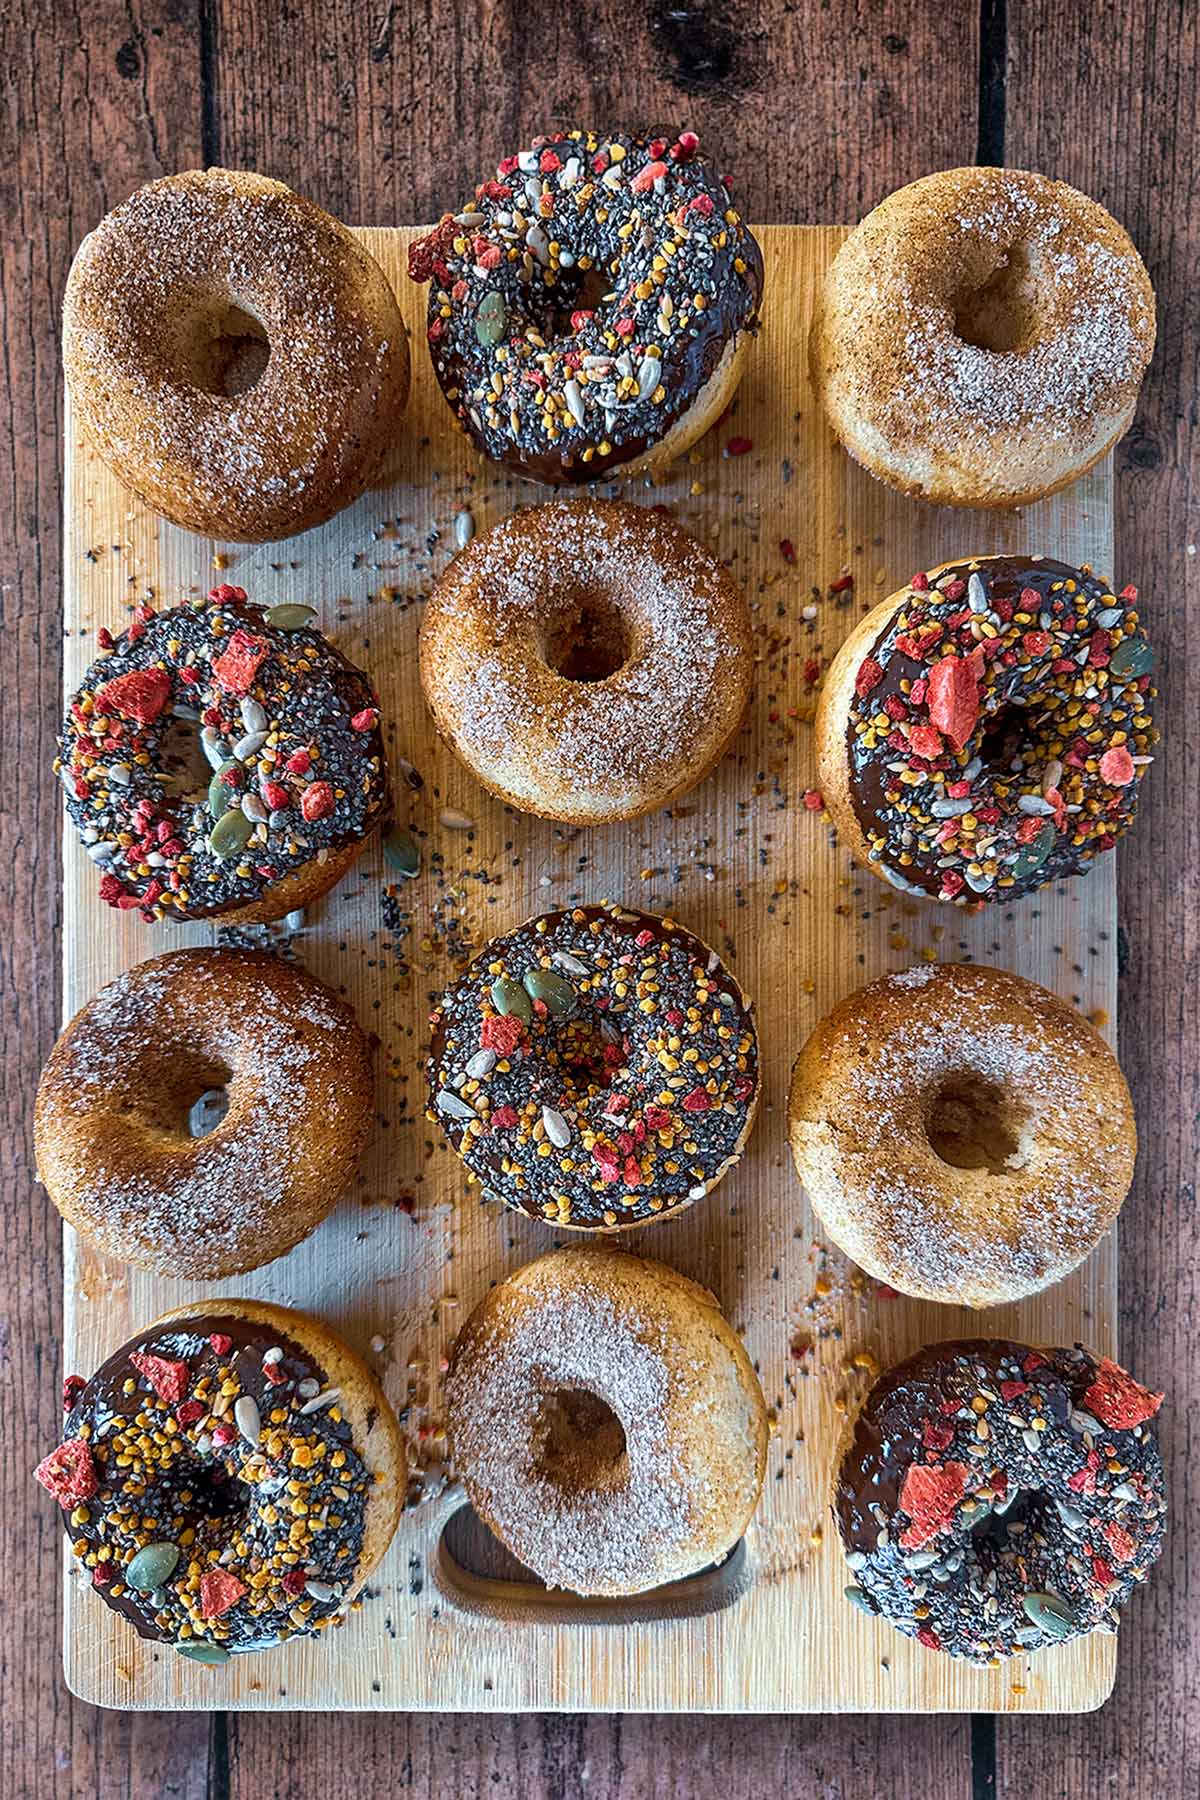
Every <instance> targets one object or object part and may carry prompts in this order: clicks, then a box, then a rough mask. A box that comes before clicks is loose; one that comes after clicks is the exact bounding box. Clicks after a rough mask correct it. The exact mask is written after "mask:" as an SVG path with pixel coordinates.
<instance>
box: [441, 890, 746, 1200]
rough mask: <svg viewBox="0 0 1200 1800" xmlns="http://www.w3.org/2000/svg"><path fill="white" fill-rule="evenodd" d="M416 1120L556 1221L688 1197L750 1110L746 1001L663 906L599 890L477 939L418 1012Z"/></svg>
mask: <svg viewBox="0 0 1200 1800" xmlns="http://www.w3.org/2000/svg"><path fill="white" fill-rule="evenodd" d="M431 1023H432V1027H433V1033H432V1043H431V1047H430V1054H429V1109H428V1113H427V1117H428V1118H429V1119H431V1120H433V1121H434V1122H435V1123H436V1124H438V1125H440V1126H441V1128H442V1130H443V1131H444V1132H445V1133H446V1136H447V1138H448V1139H449V1141H450V1143H451V1145H452V1147H453V1148H454V1149H455V1150H457V1152H458V1154H459V1155H460V1156H461V1157H462V1159H463V1161H464V1162H465V1164H466V1165H467V1168H468V1170H469V1171H470V1174H471V1176H472V1178H473V1179H474V1180H475V1181H477V1182H479V1183H480V1185H481V1186H482V1188H483V1191H484V1194H485V1197H486V1198H488V1199H492V1200H499V1201H502V1202H503V1203H504V1204H505V1205H506V1206H511V1207H513V1208H514V1209H515V1210H517V1211H518V1212H524V1213H528V1215H529V1217H530V1218H533V1219H542V1220H544V1221H545V1222H546V1223H547V1224H549V1225H553V1226H555V1227H556V1228H559V1229H565V1230H568V1231H600V1232H608V1231H620V1230H625V1229H627V1228H629V1227H631V1226H634V1225H643V1224H646V1223H648V1222H650V1221H651V1220H654V1219H662V1218H666V1217H667V1216H668V1214H674V1213H677V1212H681V1211H682V1210H683V1208H684V1207H686V1206H690V1205H691V1204H692V1202H693V1201H695V1200H701V1199H703V1197H704V1195H705V1194H706V1193H708V1191H709V1190H710V1189H711V1188H714V1187H715V1186H716V1185H717V1182H718V1181H720V1179H721V1177H722V1175H724V1174H725V1172H726V1170H727V1169H729V1168H730V1167H732V1165H733V1164H734V1163H735V1162H736V1161H737V1160H738V1158H739V1156H740V1155H741V1153H742V1150H743V1149H744V1147H745V1144H746V1140H747V1138H748V1137H749V1135H750V1129H751V1126H752V1125H753V1124H754V1115H755V1113H756V1112H757V1110H758V1098H759V1085H760V1084H759V1067H758V1037H757V1033H756V1032H755V1028H754V1020H753V1017H752V1015H751V1010H750V1004H749V1002H748V1001H747V999H746V997H745V995H744V994H743V993H742V990H741V988H740V987H739V986H738V984H737V982H736V981H735V980H734V978H733V976H732V975H731V974H730V973H729V971H728V969H726V968H725V966H724V964H723V963H722V962H721V959H720V957H719V956H718V955H717V953H716V951H715V950H710V949H709V948H708V946H707V945H706V944H702V943H701V942H700V940H699V938H696V937H693V936H692V934H691V932H690V931H685V930H684V928H683V927H682V926H681V925H677V924H676V923H675V921H674V920H673V919H660V918H656V917H655V916H654V915H653V914H652V913H644V912H634V911H632V910H631V909H627V908H624V907H617V906H614V905H613V904H612V903H611V902H609V901H605V902H603V903H602V904H601V905H599V906H577V907H574V908H572V909H571V910H570V911H563V912H550V913H544V914H543V915H542V916H541V918H537V919H530V920H528V922H527V923H526V924H524V925H521V926H519V927H518V929H517V930H516V931H510V932H509V933H508V935H507V936H506V937H501V938H496V939H495V940H494V942H492V943H491V944H489V945H487V947H486V948H485V949H484V950H483V951H481V952H480V954H479V955H478V956H477V957H476V958H475V960H474V962H473V963H472V964H471V965H470V967H469V968H468V969H467V971H466V973H465V974H464V975H463V976H462V978H461V979H460V980H459V981H456V982H455V983H454V985H453V987H450V988H448V989H447V990H446V992H445V993H444V994H443V996H442V999H441V1002H440V1004H439V1006H438V1007H437V1009H436V1010H435V1012H434V1013H433V1015H432V1020H431Z"/></svg>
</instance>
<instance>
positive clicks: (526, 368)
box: [409, 131, 763, 485]
mask: <svg viewBox="0 0 1200 1800" xmlns="http://www.w3.org/2000/svg"><path fill="white" fill-rule="evenodd" d="M699 149H700V144H699V139H698V138H697V137H696V134H695V133H694V132H691V131H685V132H681V133H680V134H679V136H678V137H677V138H676V139H675V140H674V141H673V142H672V140H671V139H669V138H666V137H662V138H645V137H635V136H630V135H628V134H626V133H624V132H611V133H607V134H605V133H595V132H588V131H560V132H555V133H554V134H553V135H552V136H550V137H541V138H535V139H534V142H533V144H532V145H531V147H530V148H529V149H528V150H523V151H521V152H520V154H519V155H516V156H509V157H505V159H504V160H503V162H501V163H500V165H499V166H498V168H497V170H496V175H495V178H494V179H493V180H490V181H485V182H483V183H482V184H481V185H480V186H479V187H477V188H476V189H475V194H474V197H473V199H471V200H469V201H467V203H466V204H465V206H464V207H463V208H462V209H461V210H460V211H459V212H458V213H454V214H451V213H447V214H445V215H444V216H443V218H442V220H441V222H440V224H439V225H438V226H437V228H436V229H435V230H434V231H433V232H432V233H431V234H430V235H429V236H428V237H425V238H422V239H420V240H419V241H418V242H417V243H416V244H415V245H414V246H413V248H412V250H411V252H410V259H409V271H410V273H411V274H412V276H413V278H414V279H415V280H417V281H429V282H430V283H431V287H430V295H429V324H428V334H427V335H428V339H429V351H430V355H431V357H432V360H433V367H434V372H435V374H436V375H437V378H438V381H439V382H440V383H441V386H442V390H443V392H444V393H445V396H446V399H447V400H448V401H449V403H450V405H451V406H452V407H453V409H454V413H455V416H456V418H457V419H458V420H459V422H460V424H461V426H462V428H463V430H464V431H466V433H467V434H468V436H469V437H471V438H472V439H473V441H474V442H475V443H476V444H477V445H478V447H479V448H480V449H481V450H482V451H483V452H484V454H485V455H487V456H490V457H493V458H494V459H495V460H496V461H497V462H501V463H504V464H505V465H506V466H507V467H508V468H510V469H514V470H516V471H517V472H518V473H519V474H522V475H529V476H532V477H534V478H535V479H537V480H539V481H546V482H552V483H554V484H555V485H561V484H571V483H576V482H581V481H594V480H595V479H597V477H599V476H601V475H605V474H618V473H619V474H622V475H629V474H633V473H634V472H635V471H637V470H641V469H645V468H648V467H649V468H658V467H661V466H663V465H665V464H666V463H668V462H669V461H670V460H671V459H672V457H675V456H679V455H681V454H682V452H683V451H684V450H686V449H687V448H688V447H689V445H691V444H693V443H694V442H695V441H696V439H697V438H698V437H700V436H702V434H703V433H704V432H705V431H707V430H708V428H709V426H710V425H712V424H714V423H715V421H716V420H717V419H718V418H719V417H720V415H721V414H722V413H723V412H724V411H725V409H726V407H727V406H728V405H729V403H730V400H731V399H732V397H733V392H734V389H735V388H736V387H737V384H738V382H739V381H740V379H741V376H742V370H743V367H744V365H745V360H746V356H747V354H748V352H749V348H750V345H751V343H752V342H753V339H754V335H755V333H756V331H757V328H758V312H759V305H760V302H761V299H762V282H763V263H762V253H761V251H760V250H759V247H758V245H757V243H756V242H755V240H754V238H753V237H752V236H751V234H750V231H749V229H748V228H747V226H746V225H745V224H744V223H743V221H742V219H741V217H740V216H739V214H738V213H737V212H736V211H735V210H734V208H733V206H732V205H731V203H730V199H729V191H728V189H727V188H726V186H725V183H724V182H723V181H722V180H721V178H720V177H719V176H718V175H717V174H716V173H715V172H714V171H713V169H712V167H711V165H710V164H709V163H708V162H707V161H706V160H705V159H704V157H702V156H701V155H700V154H699Z"/></svg>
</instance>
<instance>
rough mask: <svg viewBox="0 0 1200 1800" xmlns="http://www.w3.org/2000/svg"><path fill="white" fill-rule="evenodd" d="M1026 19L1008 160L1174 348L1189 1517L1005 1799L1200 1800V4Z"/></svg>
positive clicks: (1160, 1252)
mask: <svg viewBox="0 0 1200 1800" xmlns="http://www.w3.org/2000/svg"><path fill="white" fill-rule="evenodd" d="M1008 25H1009V58H1008V80H1007V96H1008V107H1007V143H1006V151H1007V160H1008V161H1009V162H1010V163H1016V164H1019V165H1025V166H1028V167H1030V168H1040V169H1044V170H1045V171H1046V172H1047V173H1048V174H1051V175H1057V176H1060V177H1062V178H1063V179H1064V180H1067V181H1072V182H1074V183H1076V184H1077V185H1078V186H1079V187H1081V188H1083V189H1084V190H1085V191H1086V192H1088V193H1090V194H1094V195H1095V196H1096V197H1097V199H1099V200H1102V201H1103V202H1104V204H1105V205H1106V206H1108V207H1110V208H1111V209H1112V211H1113V212H1114V213H1115V214H1116V215H1117V217H1118V218H1119V219H1121V220H1122V221H1123V223H1124V224H1125V225H1126V227H1127V228H1128V230H1129V231H1130V232H1131V233H1132V235H1133V237H1134V239H1135V241H1136V242H1137V244H1138V245H1139V247H1140V249H1141V251H1142V254H1143V255H1144V256H1145V258H1146V260H1147V263H1148V265H1149V268H1150V273H1151V276H1152V277H1153V280H1154V284H1155V287H1156V289H1157V291H1158V297H1159V346H1158V351H1157V354H1156V355H1155V359H1154V364H1153V367H1152V369H1151V372H1150V377H1149V380H1148V381H1147V383H1146V386H1145V389H1144V391H1143V395H1142V402H1141V406H1140V407H1139V411H1138V418H1137V423H1136V425H1135V427H1134V430H1133V431H1132V432H1131V433H1130V435H1129V437H1127V438H1126V440H1125V442H1124V444H1123V445H1122V446H1121V449H1120V451H1119V452H1118V470H1119V475H1118V481H1117V504H1118V517H1117V549H1118V567H1117V569H1116V570H1115V571H1114V574H1115V576H1116V578H1117V579H1118V580H1119V581H1121V582H1126V581H1134V582H1136V583H1137V584H1138V586H1139V588H1140V589H1141V592H1142V595H1143V597H1144V601H1145V611H1146V617H1147V619H1148V621H1149V623H1150V626H1151V630H1152V633H1153V635H1154V638H1155V642H1156V644H1157V645H1158V648H1159V651H1160V657H1161V679H1160V689H1161V695H1162V698H1161V701H1160V705H1161V708H1162V714H1163V719H1164V723H1165V734H1166V735H1165V742H1164V744H1163V747H1162V752H1161V754H1160V757H1159V763H1158V766H1157V767H1156V768H1155V769H1154V770H1153V771H1152V777H1153V779H1152V780H1151V781H1149V782H1148V783H1147V786H1146V789H1145V794H1146V800H1145V809H1144V812H1143V815H1142V818H1141V819H1140V821H1139V824H1138V829H1137V833H1136V835H1135V837H1134V839H1133V840H1132V842H1131V844H1130V846H1129V847H1128V848H1127V849H1126V850H1125V853H1124V855H1123V857H1122V859H1121V862H1120V911H1121V920H1122V924H1123V926H1124V928H1125V931H1126V932H1127V934H1128V966H1127V970H1126V973H1125V977H1124V979H1123V981H1122V984H1121V1013H1120V1026H1121V1059H1122V1062H1123V1064H1124V1066H1125V1069H1126V1072H1127V1074H1128V1076H1129V1078H1130V1081H1131V1084H1132V1087H1133V1092H1134V1099H1135V1102H1136V1104H1137V1111H1138V1119H1139V1123H1140V1128H1141V1138H1142V1147H1141V1155H1140V1157H1139V1160H1138V1173H1137V1179H1136V1181H1135V1184H1134V1189H1133V1193H1132V1195H1131V1196H1130V1199H1129V1202H1128V1204H1127V1206H1126V1208H1125V1211H1124V1213H1123V1214H1122V1219H1121V1294H1122V1306H1121V1341H1122V1347H1123V1356H1122V1360H1127V1361H1128V1362H1129V1364H1130V1366H1131V1367H1132V1368H1133V1369H1135V1370H1137V1371H1138V1372H1139V1375H1140V1377H1141V1379H1142V1380H1143V1381H1147V1382H1151V1383H1153V1384H1154V1385H1156V1386H1161V1387H1165V1388H1166V1389H1167V1390H1168V1396H1167V1404H1166V1406H1165V1407H1164V1409H1163V1413H1162V1437H1163V1444H1164V1450H1165V1453H1166V1456H1167V1458H1168V1467H1169V1472H1170V1477H1171V1500H1172V1509H1173V1519H1174V1524H1173V1528H1172V1530H1171V1532H1170V1535H1169V1536H1168V1539H1167V1548H1166V1554H1165V1556H1164V1558H1163V1561H1162V1563H1161V1564H1160V1566H1159V1568H1158V1569H1157V1570H1156V1571H1155V1573H1154V1576H1153V1578H1152V1579H1151V1582H1150V1585H1149V1588H1148V1590H1147V1591H1146V1592H1144V1593H1142V1594H1140V1595H1138V1596H1137V1597H1136V1598H1135V1600H1134V1601H1133V1603H1132V1604H1131V1606H1130V1608H1129V1612H1128V1615H1127V1619H1126V1623H1125V1625H1124V1626H1123V1627H1122V1632H1121V1637H1122V1645H1121V1657H1120V1664H1119V1674H1118V1679H1117V1687H1116V1692H1115V1694H1114V1696H1113V1699H1112V1700H1111V1701H1110V1702H1109V1704H1108V1705H1107V1706H1106V1707H1105V1708H1104V1709H1103V1710H1102V1711H1101V1712H1100V1713H1098V1714H1095V1715H1092V1716H1090V1717H1086V1718H1076V1719H1063V1720H1061V1721H1059V1722H1057V1723H1056V1725H1055V1727H1054V1729H1053V1730H1051V1731H1047V1729H1046V1725H1045V1722H1044V1721H1042V1720H1033V1719H1031V1720H1030V1721H1028V1723H1024V1722H1020V1721H1014V1720H1004V1721H1001V1722H1000V1724H999V1726H998V1733H997V1770H998V1781H997V1792H998V1794H1000V1795H1002V1796H1005V1797H1011V1800H1028V1797H1029V1796H1031V1795H1034V1794H1046V1795H1060V1794H1061V1795H1070V1796H1071V1797H1072V1800H1100V1797H1101V1796H1104V1800H1113V1797H1115V1796H1118V1795H1120V1796H1126V1795H1136V1796H1139V1797H1140V1796H1143V1795H1162V1796H1164V1800H1165V1796H1167V1795H1171V1796H1174V1795H1176V1794H1179V1795H1183V1794H1195V1793H1197V1792H1200V1621H1198V1617H1197V1612H1196V1606H1195V1595H1194V1585H1195V1580H1194V1572H1191V1573H1190V1571H1189V1552H1190V1554H1191V1557H1192V1558H1193V1559H1194V1556H1195V1530H1196V1527H1195V1521H1196V1518H1197V1505H1198V1503H1200V1478H1198V1473H1197V1464H1196V1462H1195V1461H1194V1460H1193V1459H1194V1457H1195V1433H1194V1429H1193V1422H1194V1417H1195V1412H1194V1409H1195V1407H1196V1406H1197V1403H1198V1402H1200V1367H1198V1365H1197V1361H1196V1355H1195V1336H1194V1333H1195V1326H1194V1316H1195V1305H1196V1269H1197V1266H1198V1264H1200V1222H1198V1216H1197V1211H1196V1191H1195V1181H1196V1170H1197V1166H1198V1162H1200V1141H1198V1135H1197V1123H1196V1121H1197V1116H1198V1112H1200V1108H1198V1106H1197V1074H1196V1045H1197V1043H1200V984H1198V983H1197V980H1196V975H1197V961H1198V957H1200V913H1198V911H1197V908H1196V904H1195V894H1196V891H1197V885H1198V883H1200V836H1198V835H1197V830H1196V812H1195V805H1196V769H1197V766H1198V760H1197V759H1198V754H1200V731H1198V729H1197V718H1198V717H1200V640H1198V632H1197V620H1198V619H1200V563H1198V560H1197V556H1196V551H1195V546H1196V539H1197V521H1196V516H1195V512H1194V510H1192V511H1191V512H1190V514H1189V507H1191V508H1194V505H1195V491H1194V476H1195V469H1196V460H1195V458H1196V449H1197V439H1196V411H1195V405H1196V392H1197V374H1198V369H1197V345H1198V344H1200V304H1198V295H1197V288H1196V279H1195V272H1196V267H1197V262H1198V260H1200V227H1198V225H1197V218H1196V210H1195V194H1196V191H1197V184H1198V182H1200V153H1198V149H1197V141H1196V134H1195V131H1194V129H1193V122H1194V118H1195V93H1196V79H1197V74H1198V73H1200V42H1198V38H1197V14H1196V9H1195V8H1194V7H1192V6H1189V5H1188V4H1186V0H1148V3H1147V4H1144V5H1141V6H1137V7H1134V8H1133V9H1132V13H1130V12H1129V11H1128V10H1125V9H1122V10H1119V11H1118V10H1115V9H1111V8H1106V7H1086V8H1085V7H1071V6H1066V7H1064V6H1061V5H1059V4H1056V0H1009V5H1008ZM1189 480H1190V481H1191V482H1192V483H1193V485H1191V486H1190V485H1189ZM1189 547H1190V554H1189ZM1189 1521H1190V1528H1189ZM1189 1584H1190V1585H1189Z"/></svg>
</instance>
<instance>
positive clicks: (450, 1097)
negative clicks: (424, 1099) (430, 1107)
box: [434, 1088, 476, 1119]
mask: <svg viewBox="0 0 1200 1800" xmlns="http://www.w3.org/2000/svg"><path fill="white" fill-rule="evenodd" d="M434 1105H435V1106H436V1107H437V1110H438V1111H439V1112H442V1113H445V1115H446V1117H447V1118H448V1119H473V1118H474V1117H475V1116H476V1115H475V1108H474V1107H473V1106H469V1105H468V1104H467V1102H466V1101H465V1100H460V1099H459V1097H458V1095H457V1094H452V1093H451V1092H450V1089H449V1088H440V1089H439V1090H438V1097H437V1099H436V1100H435V1101H434Z"/></svg>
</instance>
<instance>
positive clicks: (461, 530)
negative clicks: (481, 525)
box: [454, 506, 475, 550]
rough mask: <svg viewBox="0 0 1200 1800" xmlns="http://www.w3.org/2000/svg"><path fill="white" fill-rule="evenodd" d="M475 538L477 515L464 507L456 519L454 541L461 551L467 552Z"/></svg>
mask: <svg viewBox="0 0 1200 1800" xmlns="http://www.w3.org/2000/svg"><path fill="white" fill-rule="evenodd" d="M474 536H475V515H474V513H472V512H469V511H468V510H467V508H466V507H465V506H464V508H463V510H462V511H461V512H460V513H457V514H456V515H455V519H454V541H455V543H456V544H457V545H458V547H459V549H460V550H465V549H466V547H467V545H468V544H469V543H470V541H471V539H472V538H473V537H474Z"/></svg>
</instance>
